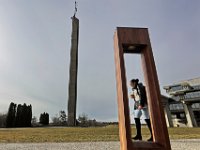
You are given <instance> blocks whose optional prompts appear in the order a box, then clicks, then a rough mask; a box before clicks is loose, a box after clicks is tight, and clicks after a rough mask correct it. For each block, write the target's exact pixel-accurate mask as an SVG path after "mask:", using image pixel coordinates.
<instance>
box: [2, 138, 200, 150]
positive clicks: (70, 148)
mask: <svg viewBox="0 0 200 150" xmlns="http://www.w3.org/2000/svg"><path fill="white" fill-rule="evenodd" d="M171 146H172V150H200V139H187V140H185V139H184V140H183V139H182V140H171ZM119 149H120V144H119V142H81V143H9V144H8V143H1V144H0V150H119Z"/></svg>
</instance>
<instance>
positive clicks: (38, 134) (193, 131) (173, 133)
mask: <svg viewBox="0 0 200 150" xmlns="http://www.w3.org/2000/svg"><path fill="white" fill-rule="evenodd" d="M168 130H169V135H170V139H200V128H169V129H168ZM134 133H135V128H134V127H133V128H132V135H134ZM142 134H143V137H144V140H145V139H146V138H148V137H149V131H148V129H147V128H146V127H143V128H142ZM87 141H93V142H95V141H119V134H118V126H107V127H91V128H80V127H76V128H72V127H46V128H11V129H8V128H2V129H0V143H16V142H27V143H29V142H87Z"/></svg>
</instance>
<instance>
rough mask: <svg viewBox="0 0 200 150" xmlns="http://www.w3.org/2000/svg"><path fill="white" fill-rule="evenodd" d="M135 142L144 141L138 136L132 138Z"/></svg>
mask: <svg viewBox="0 0 200 150" xmlns="http://www.w3.org/2000/svg"><path fill="white" fill-rule="evenodd" d="M132 139H133V140H139V141H141V140H142V136H139V135H136V136H135V137H133V138H132Z"/></svg>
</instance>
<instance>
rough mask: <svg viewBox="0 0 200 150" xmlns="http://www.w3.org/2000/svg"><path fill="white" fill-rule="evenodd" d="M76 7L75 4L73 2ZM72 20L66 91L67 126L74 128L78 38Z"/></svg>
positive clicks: (73, 18) (75, 20)
mask: <svg viewBox="0 0 200 150" xmlns="http://www.w3.org/2000/svg"><path fill="white" fill-rule="evenodd" d="M75 5H76V2H75ZM76 11H77V9H76V7H75V13H74V16H73V17H72V18H71V19H72V35H71V56H70V70H69V91H68V125H69V126H76V102H77V73H78V37H79V20H78V18H76V17H75V14H76Z"/></svg>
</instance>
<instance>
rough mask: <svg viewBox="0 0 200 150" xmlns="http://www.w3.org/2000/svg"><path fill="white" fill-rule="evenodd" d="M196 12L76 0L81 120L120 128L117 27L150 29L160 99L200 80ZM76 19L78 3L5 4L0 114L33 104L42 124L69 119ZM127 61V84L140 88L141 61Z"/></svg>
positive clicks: (0, 24) (182, 5)
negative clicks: (44, 118)
mask: <svg viewBox="0 0 200 150" xmlns="http://www.w3.org/2000/svg"><path fill="white" fill-rule="evenodd" d="M199 6H200V1H199V0H193V1H192V2H191V1H188V0H167V1H161V0H151V1H150V0H134V1H133V0H78V12H77V15H76V16H77V18H79V21H80V36H79V66H78V67H79V68H78V98H77V100H78V102H77V115H79V114H81V113H86V114H88V116H89V118H91V119H93V118H96V119H97V120H104V121H108V120H111V121H114V120H115V121H116V120H117V116H118V115H117V100H116V98H117V97H116V82H115V65H114V50H113V35H114V31H115V29H116V27H117V26H127V27H145V28H148V29H149V34H150V39H151V44H152V49H153V54H154V59H155V63H156V67H157V73H158V78H159V82H160V88H161V92H162V94H164V95H166V93H165V91H164V90H163V86H164V85H169V84H172V83H174V82H177V81H180V80H185V79H192V78H196V77H200V72H199V70H200V50H199V45H198V44H199V42H200V29H199V27H200V19H199V15H200V7H199ZM73 13H74V0H9V1H8V0H0V113H4V112H7V110H8V107H9V104H10V102H15V103H17V104H20V103H21V104H23V103H26V104H32V107H33V115H34V116H37V117H39V114H40V113H43V112H44V111H45V112H48V113H49V114H50V117H53V116H55V114H57V113H58V112H59V111H60V110H65V111H66V112H67V99H68V79H69V62H70V59H69V56H70V42H71V16H73ZM125 60H126V70H127V80H130V79H131V78H135V77H137V78H139V79H140V80H141V81H142V80H143V77H142V76H143V75H142V73H141V63H140V57H139V56H138V55H136V56H134V55H126V56H125ZM130 105H131V106H130V107H131V109H132V104H130Z"/></svg>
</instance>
